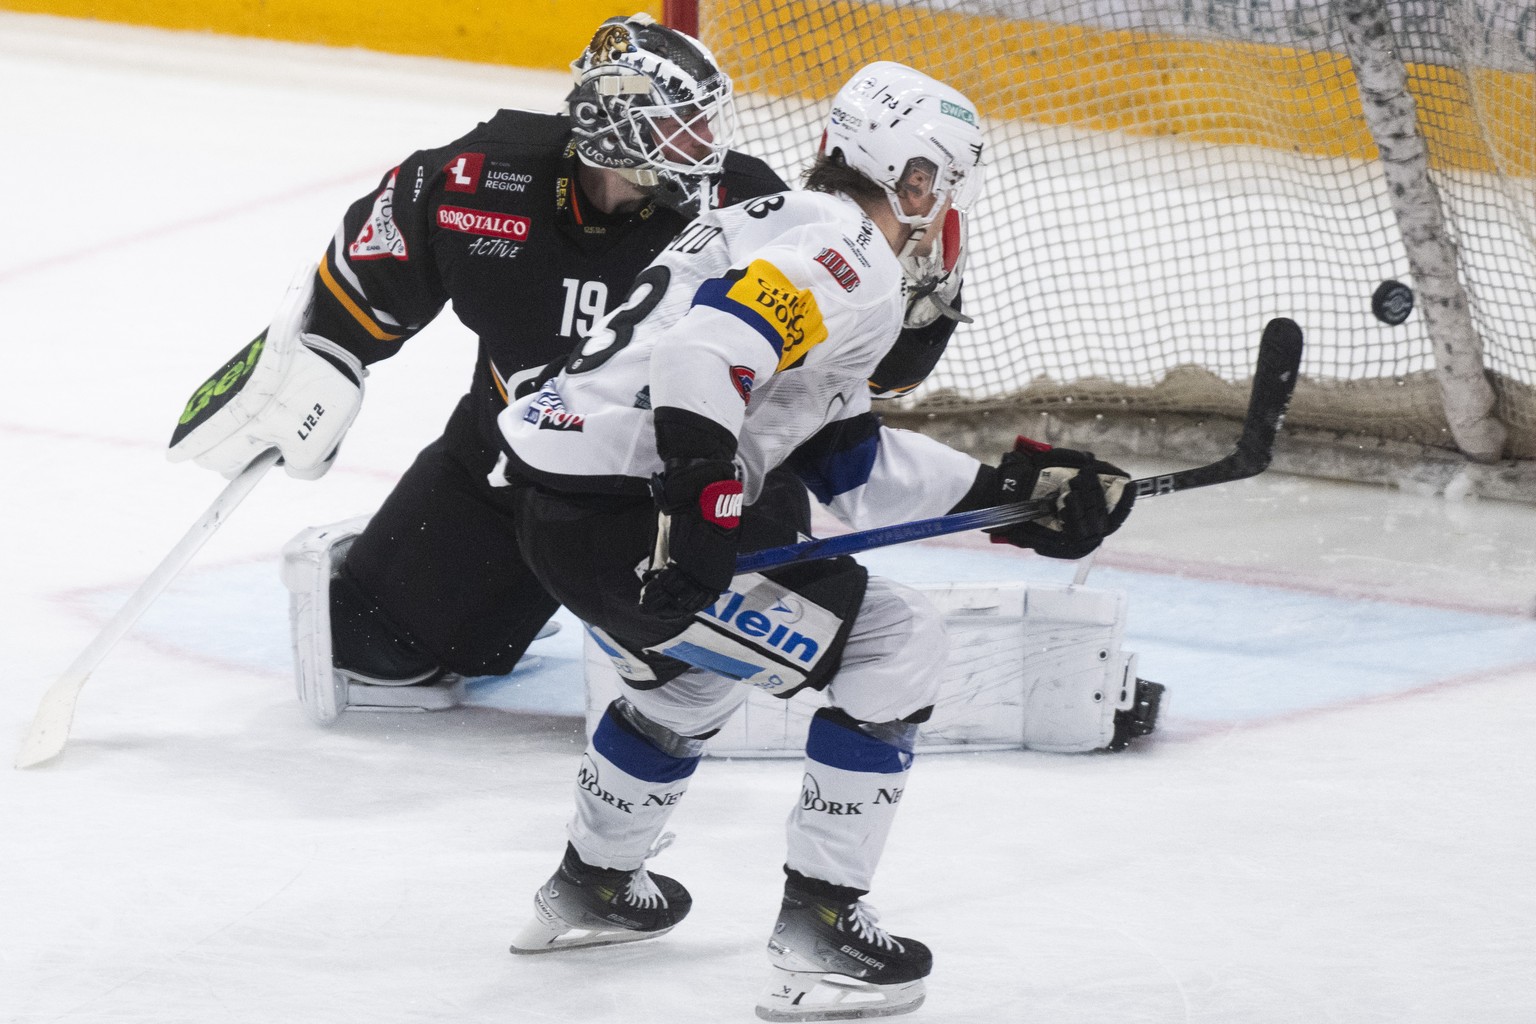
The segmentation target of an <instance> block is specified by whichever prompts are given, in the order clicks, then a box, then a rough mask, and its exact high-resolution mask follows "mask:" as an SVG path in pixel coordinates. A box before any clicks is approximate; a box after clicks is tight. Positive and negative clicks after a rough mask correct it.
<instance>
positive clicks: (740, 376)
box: [731, 366, 757, 405]
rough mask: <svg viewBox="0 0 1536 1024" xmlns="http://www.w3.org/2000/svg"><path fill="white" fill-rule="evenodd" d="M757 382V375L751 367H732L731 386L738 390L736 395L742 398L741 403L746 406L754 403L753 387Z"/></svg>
mask: <svg viewBox="0 0 1536 1024" xmlns="http://www.w3.org/2000/svg"><path fill="white" fill-rule="evenodd" d="M756 382H757V374H756V373H755V372H753V370H752V367H750V366H733V367H731V385H732V386H733V387H735V388H736V393H737V394H738V395H740V396H741V403H742V404H743V405H746V404H747V403H749V402H751V401H752V385H753V384H755V383H756Z"/></svg>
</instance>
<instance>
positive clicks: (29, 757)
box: [16, 672, 90, 768]
mask: <svg viewBox="0 0 1536 1024" xmlns="http://www.w3.org/2000/svg"><path fill="white" fill-rule="evenodd" d="M89 675H90V673H88V672H87V673H85V674H83V675H76V674H75V673H66V674H65V675H64V676H62V677H61V678H60V679H59V680H58V681H57V682H55V683H54V684H53V685H52V686H50V687H49V688H48V692H47V693H45V694H43V699H42V702H41V703H39V704H38V706H37V714H36V715H34V716H33V717H32V725H31V727H30V728H28V729H27V735H26V737H25V738H24V739H23V740H22V741H21V749H20V750H19V751H17V753H16V767H17V768H31V767H32V766H33V765H38V764H42V763H43V762H44V761H51V760H53V759H54V758H55V757H58V756H59V754H61V753H63V751H64V744H65V743H67V742H68V741H69V727H70V723H72V722H73V721H74V718H75V700H76V698H78V697H79V696H80V688H81V687H82V686H84V685H85V681H86V679H87V678H88V677H89Z"/></svg>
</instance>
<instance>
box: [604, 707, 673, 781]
mask: <svg viewBox="0 0 1536 1024" xmlns="http://www.w3.org/2000/svg"><path fill="white" fill-rule="evenodd" d="M592 749H593V750H596V751H597V752H598V753H599V754H602V755H603V756H604V757H606V758H607V759H608V760H609V762H610V763H612V764H613V766H614V767H615V768H618V769H619V770H620V771H623V772H627V773H628V774H630V775H632V776H634V777H635V778H637V779H640V780H642V781H644V782H676V781H677V780H679V779H686V778H687V777H688V776H690V775H692V774H693V770H694V769H695V768H697V767H698V765H699V759H698V758H697V757H673V756H672V755H671V754H668V753H665V752H663V751H660V750H657V749H656V748H655V747H654V746H652V745H651V744H650V743H649V742H647V741H646V740H645V739H644V738H643V737H640V736H637V735H635V733H633V732H632V731H630V730H629V729H626V728H624V725H623V723H622V722H620V721H619V719H618V718H617V716H615V715H614V713H613V710H612V709H611V708H610V709H609V710H608V711H607V712H605V713H604V714H603V719H602V721H600V722H598V723H597V729H596V730H594V731H593V733H592Z"/></svg>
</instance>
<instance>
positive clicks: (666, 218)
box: [308, 110, 786, 443]
mask: <svg viewBox="0 0 1536 1024" xmlns="http://www.w3.org/2000/svg"><path fill="white" fill-rule="evenodd" d="M577 166H578V165H577V160H576V157H575V153H574V150H573V147H572V143H571V131H570V121H569V119H568V118H566V117H565V116H564V115H559V114H538V113H531V112H528V111H520V110H503V111H500V112H498V113H497V114H496V116H494V117H493V118H491V119H490V120H489V121H486V122H484V123H482V124H480V125H479V126H478V127H476V128H475V129H474V130H473V131H471V132H470V133H469V134H467V135H465V136H464V137H462V138H460V139H458V140H457V141H455V142H452V143H450V144H448V145H446V146H442V147H440V148H437V149H431V150H422V151H418V152H416V153H412V154H411V155H410V157H409V158H407V159H406V160H405V161H404V162H403V163H401V164H400V166H399V167H397V168H395V169H394V170H392V171H390V172H389V173H388V174H386V175H385V176H384V178H383V180H382V181H381V182H380V183H379V187H378V188H377V189H376V190H375V191H373V192H371V193H369V194H368V195H366V196H364V197H362V198H361V199H359V200H357V202H355V203H353V204H352V206H351V207H350V208H349V209H348V210H347V213H346V216H345V217H344V218H343V220H342V223H341V226H340V227H339V228H338V229H337V231H336V235H335V237H334V238H333V239H332V241H331V244H330V246H329V248H328V249H327V251H326V254H325V258H324V259H323V260H322V261H321V263H320V266H319V269H318V271H317V272H316V274H317V281H316V285H315V303H314V307H313V309H312V311H311V314H310V318H309V322H308V330H310V331H312V332H314V333H316V334H320V335H323V336H325V337H327V338H330V339H331V340H332V341H335V342H337V343H338V344H340V345H342V346H343V347H345V348H347V349H348V350H350V351H351V352H353V353H354V354H356V355H357V357H358V358H359V359H361V360H362V361H363V362H364V363H372V362H376V361H377V360H380V359H384V358H387V357H388V356H391V355H393V354H394V353H395V352H397V351H399V349H400V347H401V345H402V344H403V343H404V342H405V341H406V340H407V339H409V338H410V337H411V336H412V335H414V334H416V333H417V332H418V331H420V330H421V329H422V328H423V327H425V326H426V325H427V324H428V323H429V322H430V321H431V320H432V319H433V318H434V317H435V316H437V314H438V313H439V312H440V311H441V310H442V308H443V306H444V305H445V304H446V303H449V302H451V303H453V311H454V313H455V314H456V315H457V316H458V318H459V319H460V320H461V321H463V323H464V324H465V325H466V326H467V327H469V328H470V329H471V330H473V331H474V332H475V334H476V335H478V337H479V339H480V351H479V357H478V360H477V365H476V368H475V374H474V380H473V382H472V384H471V395H472V396H473V400H474V403H475V405H476V406H477V417H476V419H477V425H478V427H479V432H480V435H481V437H482V438H483V439H485V440H486V441H487V442H491V443H494V439H495V438H496V436H497V433H496V426H495V420H496V415H497V413H499V412H500V411H501V409H502V408H504V407H505V405H506V401H507V391H508V380H509V378H512V377H514V376H515V375H517V374H518V373H520V372H522V371H527V370H530V369H537V368H540V367H543V366H544V365H546V364H547V363H549V362H550V361H551V360H552V359H554V358H556V357H557V356H561V355H563V354H565V353H567V352H568V351H569V350H570V349H571V347H572V345H573V344H574V343H575V341H576V340H577V339H578V338H580V337H582V336H584V335H585V334H586V332H587V330H588V329H589V328H590V327H591V325H592V324H593V322H594V321H596V320H597V319H598V318H599V317H601V316H602V315H603V313H605V312H607V310H608V309H610V308H611V307H613V306H616V305H617V304H618V303H619V301H620V300H622V299H623V297H624V294H625V292H626V290H627V289H628V288H629V286H630V283H631V282H632V281H633V279H634V277H635V275H636V274H638V273H639V272H640V271H641V270H642V269H644V268H645V266H646V265H647V264H649V263H650V262H651V260H652V259H653V258H654V257H655V256H656V254H657V253H659V252H660V251H661V249H662V247H663V246H665V245H666V244H667V243H668V242H669V241H671V240H672V239H673V238H674V237H675V236H676V235H677V234H678V233H679V232H680V231H681V230H682V229H683V227H684V226H685V225H686V223H687V220H686V218H684V217H683V215H681V214H679V213H677V212H675V211H672V210H669V209H665V208H663V207H659V206H656V205H654V204H652V205H649V206H646V207H645V208H644V209H641V210H639V211H637V212H633V213H626V214H615V215H607V214H603V213H602V212H601V211H599V210H597V209H595V208H593V207H592V206H591V204H590V203H589V202H588V201H587V200H586V198H585V196H584V195H583V194H582V193H581V190H580V189H579V187H577V185H576V177H575V175H576V171H577ZM785 187H786V186H785V184H784V182H783V181H782V180H781V179H780V178H779V177H778V176H777V175H776V174H775V173H774V172H773V171H772V170H771V169H769V167H768V166H767V165H766V164H764V163H763V162H762V161H760V160H756V159H753V158H750V157H746V156H743V155H741V154H739V153H731V154H729V155H728V156H727V158H726V162H725V173H724V175H723V178H722V180H721V182H720V184H719V196H718V198H719V203H720V205H729V204H733V203H737V202H740V201H742V200H744V199H750V198H753V197H755V196H760V195H768V194H770V193H774V192H779V191H782V190H783V189H784V188H785Z"/></svg>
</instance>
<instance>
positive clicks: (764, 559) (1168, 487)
mask: <svg viewBox="0 0 1536 1024" xmlns="http://www.w3.org/2000/svg"><path fill="white" fill-rule="evenodd" d="M1300 366H1301V328H1300V327H1297V326H1296V323H1295V322H1294V321H1292V320H1287V319H1285V318H1284V317H1277V318H1275V319H1274V320H1271V321H1270V322H1269V323H1268V324H1266V325H1265V326H1264V335H1263V337H1262V339H1260V341H1259V357H1258V361H1257V365H1256V366H1255V367H1254V371H1253V389H1252V390H1251V391H1250V392H1249V395H1248V411H1247V412H1246V413H1245V414H1244V416H1243V433H1242V436H1241V437H1240V438H1239V439H1238V442H1237V447H1236V449H1234V450H1233V451H1232V453H1231V454H1230V455H1228V456H1227V457H1226V458H1223V459H1221V460H1219V461H1217V462H1213V463H1211V464H1210V465H1208V466H1196V467H1194V468H1192V469H1181V470H1179V471H1177V472H1174V473H1165V474H1162V475H1160V476H1149V477H1143V478H1142V479H1140V480H1134V481H1132V486H1133V487H1135V488H1136V497H1137V499H1138V500H1139V499H1141V498H1155V497H1157V496H1158V495H1161V494H1173V493H1175V492H1176V491H1187V490H1190V489H1191V488H1194V487H1209V486H1211V485H1212V484H1224V483H1228V482H1230V481H1233V480H1242V479H1244V478H1246V477H1250V476H1257V475H1258V474H1259V473H1262V472H1264V470H1265V469H1267V468H1268V467H1269V461H1270V457H1271V456H1272V454H1273V452H1274V446H1275V435H1276V433H1277V432H1278V431H1279V430H1280V422H1281V420H1282V419H1284V418H1285V409H1286V406H1287V405H1288V404H1290V401H1291V392H1292V391H1293V390H1294V389H1295V387H1296V374H1297V370H1298V369H1299V367H1300ZM1052 511H1054V505H1053V504H1052V502H1051V501H1050V500H1049V499H1040V500H1035V501H1019V502H1014V503H1012V504H1008V505H996V506H994V507H992V508H980V509H975V510H973V511H970V512H956V513H953V514H951V515H947V516H938V517H936V518H933V519H917V520H914V521H912V522H910V523H897V524H895V525H894V526H881V527H876V528H875V529H873V530H859V531H857V532H854V533H845V534H842V535H841V536H837V537H826V538H823V539H818V540H808V541H802V542H801V543H799V544H785V545H783V546H782V547H776V548H764V549H763V550H761V551H753V552H749V553H747V554H744V555H742V556H740V557H739V558H737V559H736V572H737V573H738V574H739V573H746V572H760V571H762V570H763V569H772V568H774V567H775V566H780V565H789V564H791V563H793V562H808V561H811V560H812V559H817V558H832V557H834V556H837V555H851V554H854V553H856V552H859V551H868V550H869V549H871V548H879V547H886V546H888V545H891V544H905V543H907V542H908V541H914V540H923V539H925V538H928V537H938V536H942V535H943V534H947V533H961V532H964V531H966V530H986V529H991V528H992V527H995V526H1011V525H1013V524H1014V523H1027V522H1029V521H1031V520H1034V519H1043V518H1045V517H1046V516H1048V515H1050V514H1051V512H1052Z"/></svg>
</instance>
